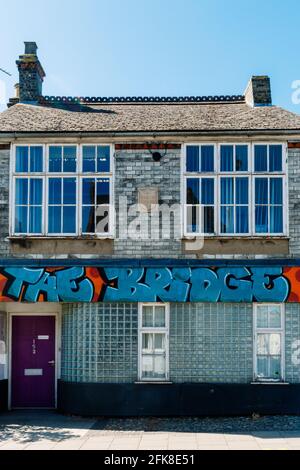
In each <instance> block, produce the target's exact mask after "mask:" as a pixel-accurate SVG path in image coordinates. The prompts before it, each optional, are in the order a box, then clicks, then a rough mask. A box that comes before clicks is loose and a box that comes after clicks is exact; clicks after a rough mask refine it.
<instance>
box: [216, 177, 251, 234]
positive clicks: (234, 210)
mask: <svg viewBox="0 0 300 470" xmlns="http://www.w3.org/2000/svg"><path fill="white" fill-rule="evenodd" d="M223 178H229V179H233V184H234V191H233V196H234V201H233V204H221V180H222V179H223ZM237 178H246V179H247V180H248V204H237V203H236V179H237ZM218 194H219V197H218V220H219V226H218V233H219V234H220V235H221V236H223V235H225V236H228V237H230V236H232V237H235V236H237V237H239V236H249V235H250V234H251V215H250V214H251V177H250V176H249V174H248V172H246V171H245V172H243V173H230V172H228V173H222V174H221V173H220V175H219V177H218ZM226 206H230V207H233V212H234V213H233V225H234V228H235V227H236V207H237V206H238V207H248V229H249V230H248V232H243V233H241V232H236V231H234V232H231V233H230V232H226V233H224V232H221V208H222V207H226Z"/></svg>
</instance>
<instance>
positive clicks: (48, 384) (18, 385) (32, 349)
mask: <svg viewBox="0 0 300 470" xmlns="http://www.w3.org/2000/svg"><path fill="white" fill-rule="evenodd" d="M11 382H12V383H11V386H12V394H11V406H12V407H13V408H19V407H20V408H23V407H24V408H27V407H28V408H30V407H32V408H35V407H37V408H40V407H41V408H44V407H45V408H54V407H55V317H54V316H33V315H32V316H13V317H12V374H11Z"/></svg>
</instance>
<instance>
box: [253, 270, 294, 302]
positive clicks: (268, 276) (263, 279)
mask: <svg viewBox="0 0 300 470" xmlns="http://www.w3.org/2000/svg"><path fill="white" fill-rule="evenodd" d="M251 271H252V281H253V295H254V297H255V299H256V300H257V302H284V301H285V300H286V298H287V296H288V293H289V285H288V281H287V280H286V279H285V278H284V277H283V276H282V268H280V267H274V268H268V267H264V268H251Z"/></svg>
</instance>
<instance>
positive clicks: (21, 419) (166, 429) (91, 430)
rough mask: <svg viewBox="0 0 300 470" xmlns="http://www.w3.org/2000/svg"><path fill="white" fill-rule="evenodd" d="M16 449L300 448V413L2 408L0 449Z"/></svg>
mask: <svg viewBox="0 0 300 470" xmlns="http://www.w3.org/2000/svg"><path fill="white" fill-rule="evenodd" d="M11 449H12V450H23V449H24V450H40V449H57V450H88V449H89V450H100V449H102V450H109V451H113V450H137V449H144V450H196V449H199V450H202V449H203V450H204V449H206V450H209V449H210V450H217V449H219V450H228V449H232V450H240V449H244V450H247V449H249V450H250V449H253V450H254V449H255V450H256V449H260V450H269V449H270V450H272V449H276V450H286V449H300V417H299V416H274V417H272V416H268V417H261V418H256V419H252V418H250V417H246V418H241V417H237V418H196V417H195V418H124V419H118V418H101V419H97V418H94V419H92V418H80V417H74V416H64V415H60V414H58V413H56V412H54V411H44V410H43V411H19V410H18V411H13V412H10V413H2V414H0V451H1V450H11Z"/></svg>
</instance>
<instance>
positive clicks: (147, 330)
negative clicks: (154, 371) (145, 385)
mask: <svg viewBox="0 0 300 470" xmlns="http://www.w3.org/2000/svg"><path fill="white" fill-rule="evenodd" d="M156 306H158V307H162V306H163V307H165V319H166V322H165V326H164V327H143V323H142V322H143V307H156ZM169 330H170V304H169V303H164V302H140V303H139V305H138V356H139V357H138V380H139V381H141V382H168V381H169V375H170V364H169ZM143 333H158V334H164V335H165V344H166V374H165V378H164V379H156V378H149V377H146V378H145V377H143V376H142V349H143V341H142V339H143Z"/></svg>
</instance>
